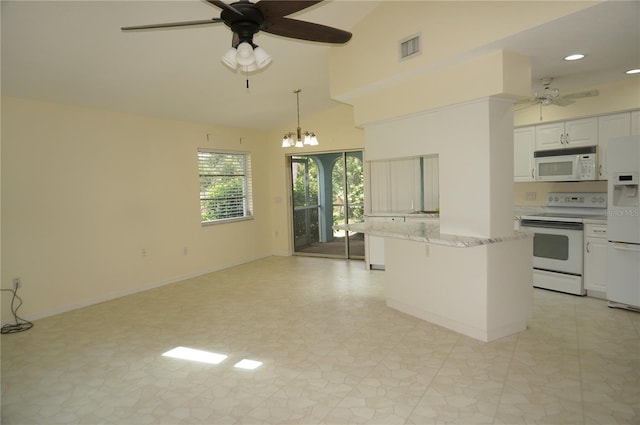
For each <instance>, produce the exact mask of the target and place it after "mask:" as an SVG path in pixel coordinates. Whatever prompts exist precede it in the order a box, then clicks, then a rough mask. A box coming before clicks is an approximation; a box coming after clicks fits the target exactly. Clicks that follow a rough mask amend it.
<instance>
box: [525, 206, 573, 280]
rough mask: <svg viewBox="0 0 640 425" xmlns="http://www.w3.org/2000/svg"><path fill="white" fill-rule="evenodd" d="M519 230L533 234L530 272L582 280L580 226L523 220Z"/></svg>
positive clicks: (559, 222)
mask: <svg viewBox="0 0 640 425" xmlns="http://www.w3.org/2000/svg"><path fill="white" fill-rule="evenodd" d="M520 226H521V227H522V228H524V230H529V231H531V232H533V233H534V237H533V268H534V269H539V270H547V271H551V272H560V273H566V274H571V275H575V276H582V267H583V253H582V250H583V243H584V242H583V230H582V229H583V224H582V223H575V222H564V221H546V220H530V219H523V220H522V222H521V224H520Z"/></svg>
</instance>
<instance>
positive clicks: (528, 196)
mask: <svg viewBox="0 0 640 425" xmlns="http://www.w3.org/2000/svg"><path fill="white" fill-rule="evenodd" d="M525 197H526V199H527V201H535V200H536V197H537V192H526V193H525Z"/></svg>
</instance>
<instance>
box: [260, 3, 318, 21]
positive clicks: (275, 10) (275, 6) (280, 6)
mask: <svg viewBox="0 0 640 425" xmlns="http://www.w3.org/2000/svg"><path fill="white" fill-rule="evenodd" d="M321 2H322V0H260V1H259V2H258V3H256V8H257V9H258V10H260V12H262V14H263V15H264V17H265V19H266V20H267V21H268V20H269V19H272V18H282V17H283V16H287V15H291V14H292V13H296V12H299V11H301V10H303V9H306V8H307V7H311V6H313V5H314V4H318V3H321Z"/></svg>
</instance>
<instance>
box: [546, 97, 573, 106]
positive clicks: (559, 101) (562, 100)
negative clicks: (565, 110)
mask: <svg viewBox="0 0 640 425" xmlns="http://www.w3.org/2000/svg"><path fill="white" fill-rule="evenodd" d="M572 103H576V102H575V101H573V100H571V99H568V98H567V97H566V96H561V97H556V98H555V99H553V100H552V101H551V104H552V105H557V106H569V105H571V104H572Z"/></svg>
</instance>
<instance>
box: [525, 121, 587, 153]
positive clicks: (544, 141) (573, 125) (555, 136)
mask: <svg viewBox="0 0 640 425" xmlns="http://www.w3.org/2000/svg"><path fill="white" fill-rule="evenodd" d="M597 144H598V119H597V118H595V117H593V118H583V119H579V120H571V121H565V122H556V123H550V124H541V125H537V126H536V150H546V149H564V148H575V147H579V146H595V145H597Z"/></svg>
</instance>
